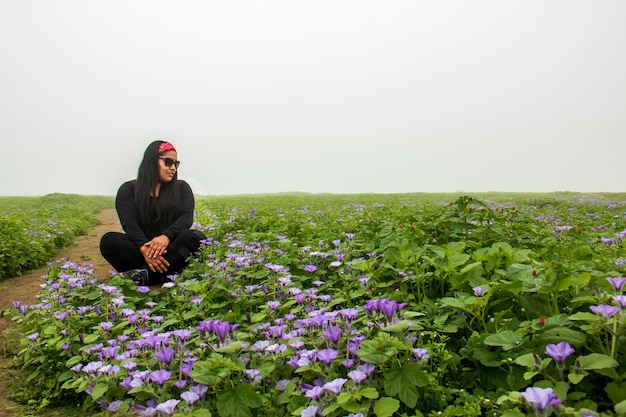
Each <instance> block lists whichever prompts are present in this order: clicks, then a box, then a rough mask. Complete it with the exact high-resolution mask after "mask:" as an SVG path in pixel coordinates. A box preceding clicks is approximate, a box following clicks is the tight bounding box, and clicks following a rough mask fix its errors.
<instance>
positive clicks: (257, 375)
mask: <svg viewBox="0 0 626 417" xmlns="http://www.w3.org/2000/svg"><path fill="white" fill-rule="evenodd" d="M246 375H248V378H250V380H251V381H260V380H262V379H263V378H262V377H261V371H259V370H258V369H246Z"/></svg>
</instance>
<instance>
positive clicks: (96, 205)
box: [0, 194, 113, 280]
mask: <svg viewBox="0 0 626 417" xmlns="http://www.w3.org/2000/svg"><path fill="white" fill-rule="evenodd" d="M112 205H113V198H111V197H93V196H91V197H87V196H79V195H68V194H49V195H46V196H44V197H17V198H16V197H2V198H0V236H2V239H1V240H0V280H2V279H5V278H7V277H14V276H18V275H21V274H22V272H23V271H26V270H29V269H34V268H36V267H38V266H40V265H42V264H44V262H46V261H47V260H48V259H50V257H51V256H53V255H54V254H55V253H56V252H57V251H58V250H59V249H61V248H64V247H66V246H68V245H70V244H71V243H72V242H73V241H74V239H75V238H76V236H78V235H81V234H83V233H85V232H86V231H87V230H88V229H89V228H90V227H91V226H93V225H94V224H95V222H96V216H95V215H96V213H97V212H98V211H100V210H102V209H103V208H107V207H111V206H112Z"/></svg>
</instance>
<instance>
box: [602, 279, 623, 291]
mask: <svg viewBox="0 0 626 417" xmlns="http://www.w3.org/2000/svg"><path fill="white" fill-rule="evenodd" d="M606 280H607V281H609V282H610V283H611V285H612V286H613V289H614V290H615V291H621V289H622V287H623V286H624V284H626V278H623V277H622V278H607V279H606Z"/></svg>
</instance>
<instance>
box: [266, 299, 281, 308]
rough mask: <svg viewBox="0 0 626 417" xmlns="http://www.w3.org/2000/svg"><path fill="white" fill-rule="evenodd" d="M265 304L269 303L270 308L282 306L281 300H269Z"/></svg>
mask: <svg viewBox="0 0 626 417" xmlns="http://www.w3.org/2000/svg"><path fill="white" fill-rule="evenodd" d="M265 304H267V306H268V307H269V308H270V309H272V310H276V309H277V308H278V307H279V306H280V301H268V302H267V303H265Z"/></svg>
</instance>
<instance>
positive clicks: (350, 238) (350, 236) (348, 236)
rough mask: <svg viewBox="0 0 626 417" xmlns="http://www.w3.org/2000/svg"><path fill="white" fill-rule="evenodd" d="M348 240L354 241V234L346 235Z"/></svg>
mask: <svg viewBox="0 0 626 417" xmlns="http://www.w3.org/2000/svg"><path fill="white" fill-rule="evenodd" d="M346 239H348V240H352V239H354V233H346Z"/></svg>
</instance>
